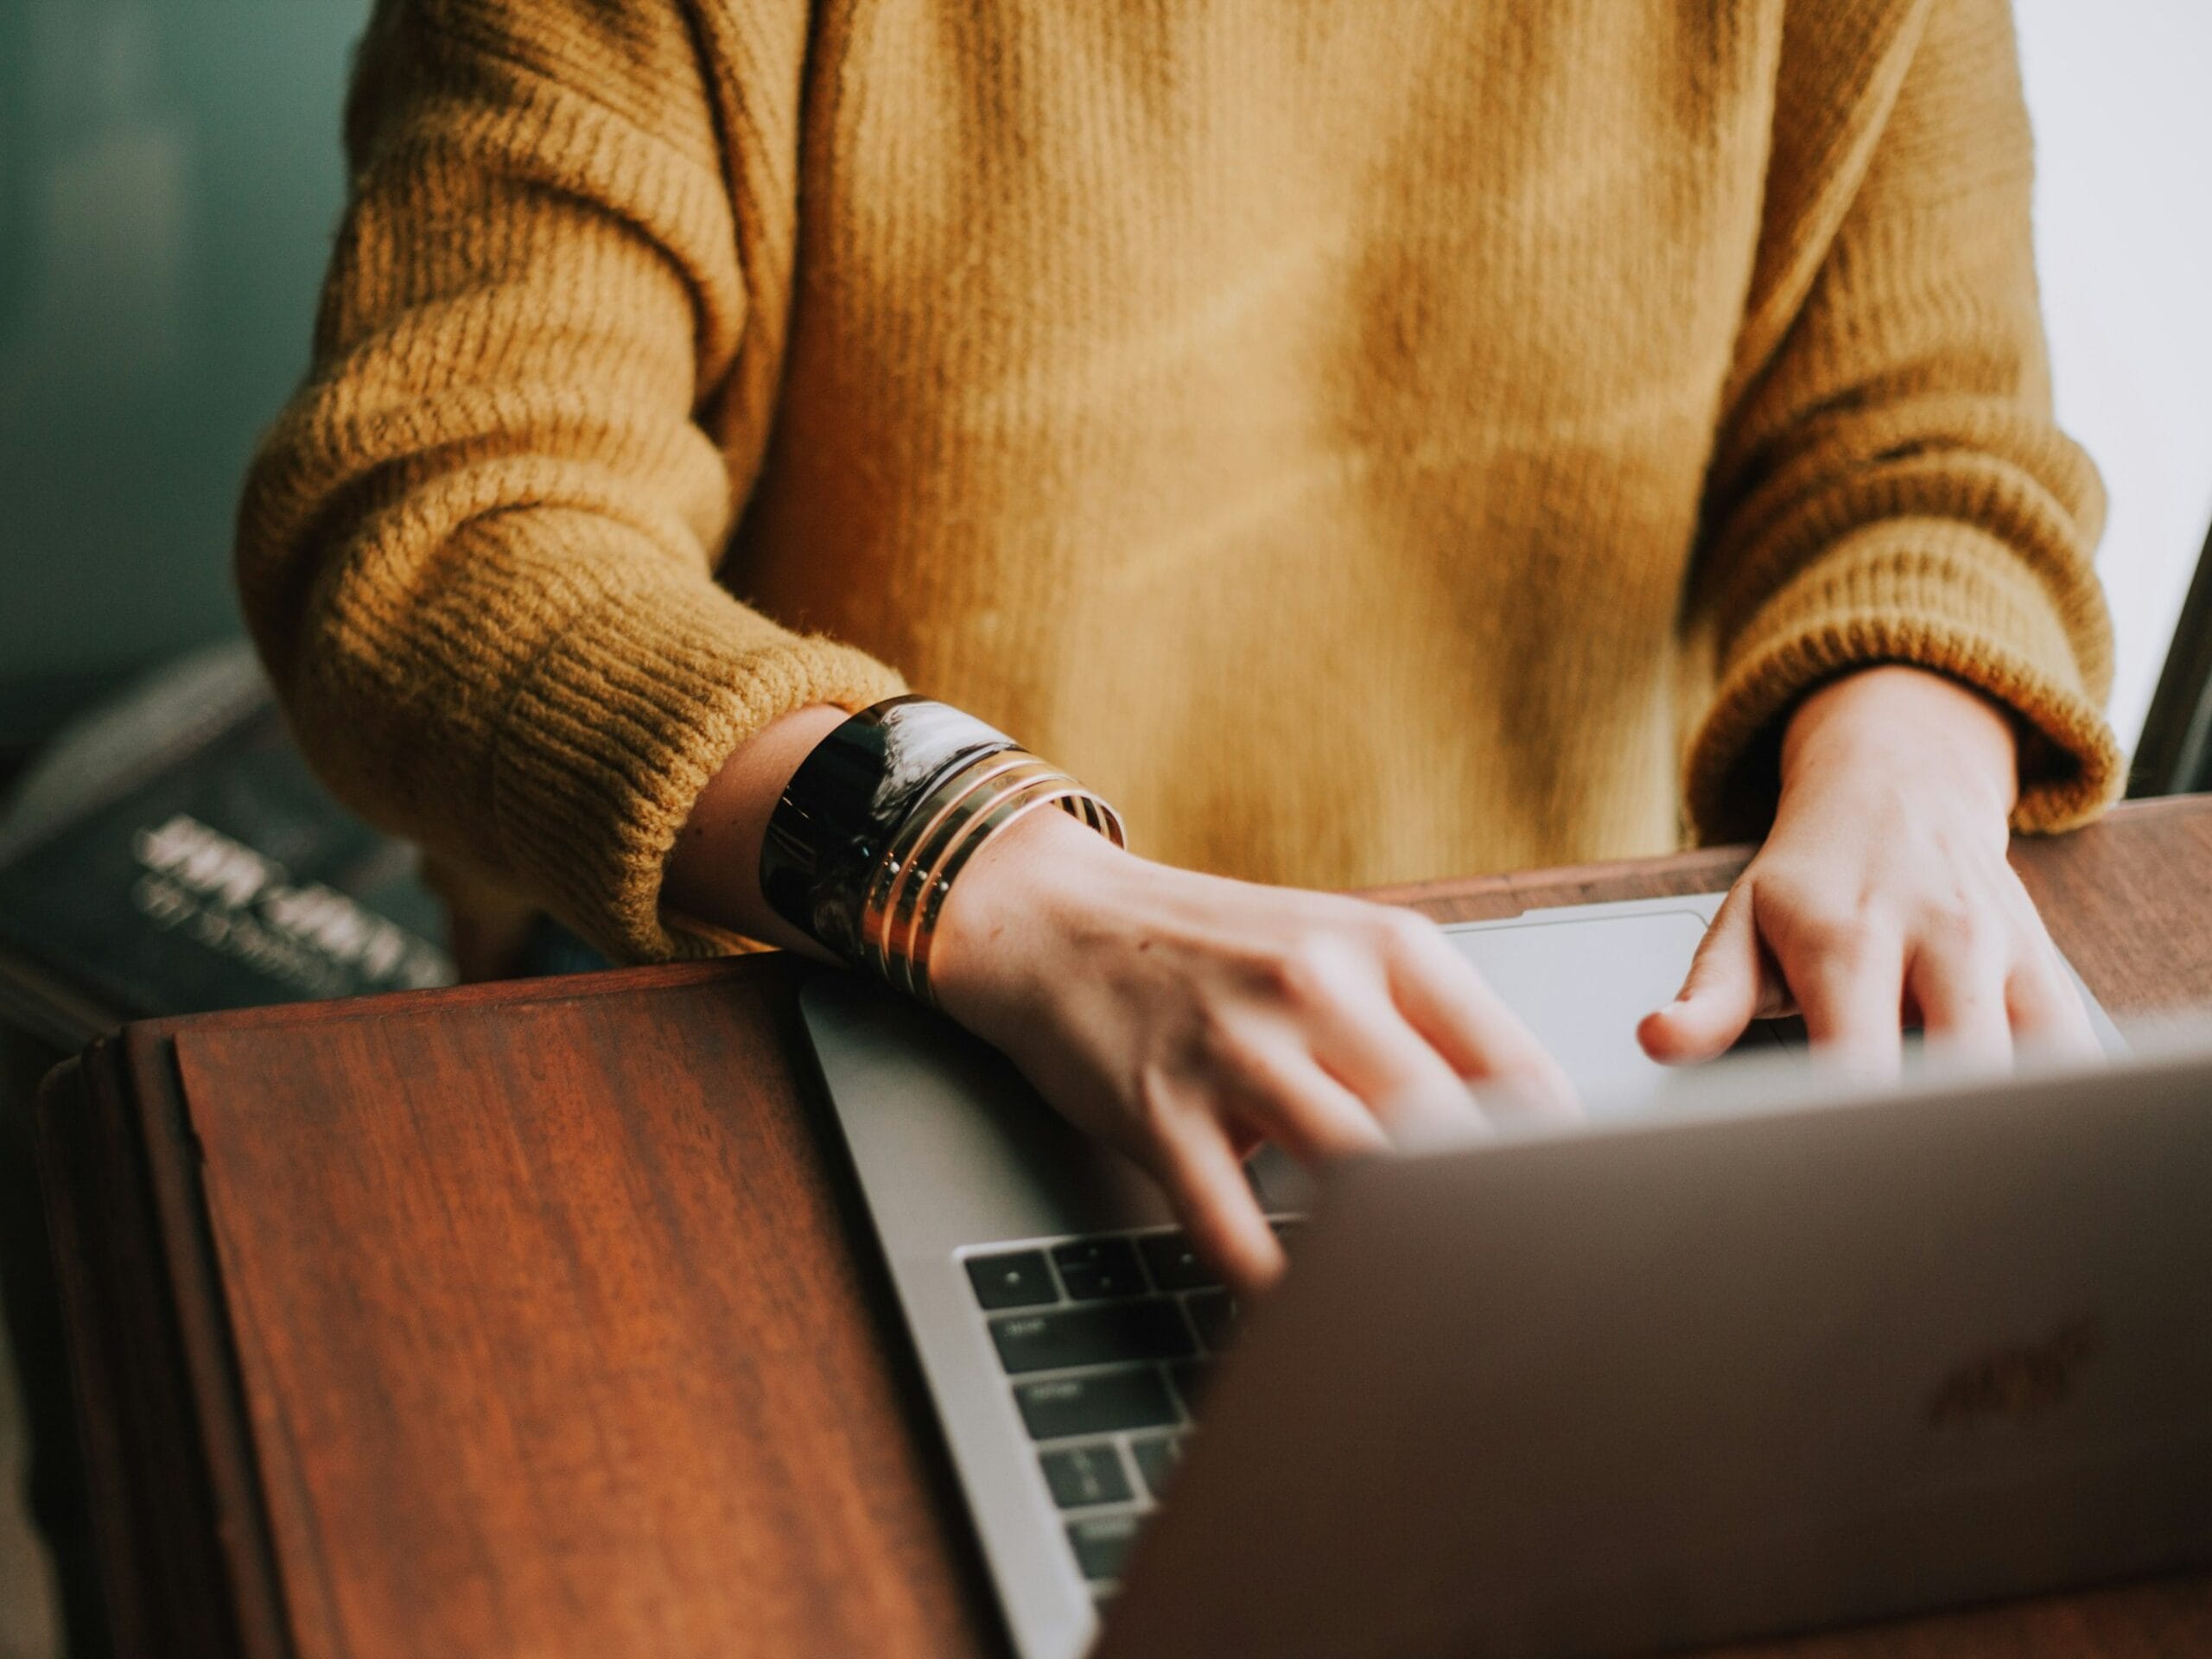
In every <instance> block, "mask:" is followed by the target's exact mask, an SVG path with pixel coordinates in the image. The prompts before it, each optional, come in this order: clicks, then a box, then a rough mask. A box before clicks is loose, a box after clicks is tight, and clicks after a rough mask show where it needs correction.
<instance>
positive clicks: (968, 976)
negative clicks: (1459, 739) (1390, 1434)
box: [931, 811, 1573, 1294]
mask: <svg viewBox="0 0 2212 1659" xmlns="http://www.w3.org/2000/svg"><path fill="white" fill-rule="evenodd" d="M931 983H932V985H933V986H934V988H936V991H937V994H938V1001H940V1003H941V1004H942V1005H943V1007H944V1009H945V1011H946V1012H947V1013H948V1014H950V1015H951V1016H952V1017H953V1018H954V1019H956V1020H958V1021H959V1022H960V1023H961V1024H962V1025H963V1026H966V1027H968V1028H969V1030H971V1031H973V1032H975V1033H976V1034H977V1035H978V1036H981V1037H982V1038H983V1039H985V1040H987V1041H988V1042H990V1043H991V1044H993V1045H994V1046H996V1047H998V1048H1000V1049H1001V1050H1002V1051H1004V1052H1006V1053H1007V1055H1008V1056H1009V1057H1010V1058H1012V1059H1013V1060H1014V1064H1015V1065H1018V1066H1019V1067H1020V1069H1021V1071H1022V1072H1023V1073H1024V1075H1026V1076H1027V1077H1028V1078H1029V1080H1030V1081H1031V1082H1032V1083H1033V1084H1035V1085H1036V1087H1037V1088H1038V1090H1039V1092H1041V1093H1042V1094H1043V1095H1044V1096H1045V1097H1046V1100H1048V1101H1049V1102H1051V1103H1052V1105H1053V1106H1054V1107H1056V1108H1057V1109H1058V1110H1059V1111H1060V1112H1062V1113H1063V1114H1064V1115H1065V1116H1067V1117H1068V1118H1069V1119H1071V1121H1072V1122H1075V1123H1076V1124H1077V1125H1078V1126H1079V1127H1081V1128H1084V1129H1086V1130H1088V1131H1090V1133H1091V1134H1093V1135H1097V1136H1098V1137H1099V1138H1100V1139H1102V1140H1103V1141H1107V1142H1108V1143H1109V1144H1110V1145H1112V1146H1115V1147H1119V1148H1120V1149H1121V1150H1122V1151H1123V1152H1125V1153H1127V1154H1129V1155H1130V1156H1131V1157H1132V1158H1134V1159H1135V1160H1137V1162H1138V1163H1140V1164H1141V1165H1142V1166H1144V1167H1145V1168H1146V1169H1147V1170H1148V1171H1150V1172H1151V1173H1152V1174H1153V1175H1154V1177H1155V1178H1156V1179H1158V1180H1159V1181H1160V1185H1162V1186H1163V1187H1165V1188H1166V1192H1167V1195H1168V1198H1169V1200H1170V1202H1171V1203H1172V1204H1173V1206H1174V1208H1175V1211H1176V1212H1177V1214H1178V1216H1179V1218H1180V1219H1181V1221H1182V1223H1183V1225H1184V1227H1185V1230H1187V1231H1188V1232H1189V1234H1190V1236H1191V1238H1192V1243H1194V1244H1195V1245H1196V1246H1197V1248H1198V1250H1199V1252H1200V1253H1201V1254H1202V1255H1205V1257H1206V1258H1207V1259H1208V1260H1209V1261H1211V1262H1212V1263H1213V1264H1214V1265H1215V1267H1216V1268H1218V1269H1219V1270H1220V1271H1221V1272H1222V1273H1223V1274H1224V1276H1225V1277H1226V1278H1227V1279H1228V1281H1229V1282H1230V1284H1231V1285H1232V1286H1234V1287H1236V1288H1237V1289H1239V1290H1240V1291H1243V1292H1245V1293H1248V1294H1249V1293H1252V1292H1255V1291H1258V1290H1260V1289H1262V1288H1264V1287H1266V1286H1267V1285H1268V1284H1269V1283H1271V1282H1272V1281H1273V1280H1274V1278H1275V1276H1276V1275H1277V1274H1279V1273H1280V1272H1281V1268H1282V1265H1283V1258H1282V1252H1281V1247H1280V1246H1279V1245H1278V1244H1277V1243H1276V1241H1275V1238H1274V1234H1273V1232H1272V1231H1271V1230H1269V1228H1268V1224H1267V1221H1266V1218H1265V1217H1264V1216H1263V1215H1262V1211H1261V1209H1260V1205H1259V1203H1258V1201H1257V1200H1256V1199H1255V1197H1254V1196H1253V1193H1252V1191H1251V1188H1250V1186H1249V1184H1248V1183H1247V1181H1246V1180H1245V1178H1244V1173H1243V1159H1244V1157H1245V1156H1246V1155H1247V1154H1249V1153H1250V1151H1251V1150H1252V1149H1253V1148H1254V1147H1255V1146H1257V1145H1258V1144H1259V1143H1260V1142H1262V1141H1276V1142H1279V1143H1280V1144H1281V1146H1282V1147H1283V1148H1284V1149H1285V1150H1286V1151H1287V1152H1288V1153H1289V1154H1291V1155H1292V1156H1294V1157H1295V1158H1296V1159H1298V1160H1300V1162H1301V1163H1304V1164H1306V1165H1308V1166H1312V1165H1314V1164H1318V1163H1321V1162H1324V1161H1326V1160H1330V1159H1332V1158H1336V1157H1341V1156H1345V1155H1349V1154H1359V1153H1367V1152H1374V1151H1378V1150H1380V1149H1382V1148H1383V1147H1385V1146H1387V1145H1388V1144H1389V1143H1390V1142H1391V1141H1393V1140H1395V1139H1396V1138H1398V1137H1399V1136H1400V1135H1403V1134H1405V1133H1406V1132H1407V1131H1408V1130H1413V1129H1416V1128H1418V1126H1420V1125H1421V1124H1423V1123H1424V1122H1427V1123H1433V1122H1436V1121H1437V1120H1439V1119H1452V1120H1456V1126H1457V1127H1461V1128H1464V1126H1465V1122H1467V1120H1468V1119H1469V1118H1470V1117H1472V1116H1478V1109H1477V1107H1476V1106H1475V1104H1474V1103H1473V1100H1472V1099H1471V1097H1470V1096H1469V1094H1468V1090H1467V1087H1466V1084H1467V1083H1468V1081H1470V1080H1472V1081H1478V1082H1479V1081H1481V1080H1484V1079H1489V1080H1491V1081H1492V1082H1493V1083H1495V1084H1497V1085H1499V1089H1498V1091H1497V1097H1498V1098H1510V1099H1512V1100H1514V1101H1516V1102H1523V1103H1526V1102H1534V1103H1539V1104H1541V1105H1546V1106H1549V1107H1553V1108H1561V1109H1564V1108H1569V1107H1571V1102H1572V1098H1573V1097H1572V1092H1571V1090H1570V1089H1569V1087H1568V1085H1567V1079H1566V1077H1565V1075H1564V1074H1563V1073H1562V1072H1561V1071H1560V1069H1559V1067H1558V1065H1556V1064H1555V1063H1554V1061H1553V1060H1552V1058H1550V1056H1548V1054H1546V1053H1545V1052H1544V1051H1543V1050H1542V1049H1541V1047H1540V1046H1538V1045H1537V1043H1536V1041H1535V1038H1533V1037H1532V1036H1531V1035H1530V1034H1529V1031H1528V1029H1527V1027H1524V1026H1522V1023H1521V1022H1520V1020H1518V1019H1516V1017H1515V1016H1514V1015H1513V1014H1512V1013H1511V1012H1510V1010H1508V1009H1507V1008H1506V1007H1505V1006H1504V1004H1503V1002H1501V1001H1499V1000H1498V998H1497V995H1496V993H1494V992H1493V991H1491V988H1489V986H1488V985H1486V984H1485V983H1484V982H1483V979H1482V976H1480V975H1479V974H1478V973H1477V972H1476V971H1475V969H1474V968H1473V967H1472V966H1471V965H1470V964H1469V963H1468V962H1467V961H1466V959H1465V957H1462V956H1461V955H1460V954H1459V952H1458V951H1457V950H1454V949H1453V948H1452V945H1451V944H1450V943H1449V942H1448V941H1447V940H1446V938H1445V937H1444V935H1443V934H1442V933H1441V932H1440V931H1439V930H1438V929H1437V928H1436V927H1435V926H1434V925H1433V924H1431V923H1430V922H1428V921H1427V920H1425V919H1424V918H1421V917H1420V916H1417V915H1415V914H1414V912H1411V911H1405V910H1398V909H1395V908H1392V907H1389V906H1382V905H1374V904H1368V903H1365V902H1363V901H1362V900H1359V899H1347V898H1341V897H1338V896H1335V895H1332V894H1327V893H1305V892H1299V891H1295V890H1293V889H1289V888H1281V887H1257V886H1254V885H1252V884H1250V883H1248V882H1243V881H1232V880H1224V879H1223V878H1221V877H1218V876H1211V875H1200V874H1194V873H1192V872H1191V871H1187V870H1179V869H1173V868H1168V867H1166V866H1164V865H1160V864H1154V863H1151V862H1148V861H1146V860H1143V859H1140V858H1136V857H1134V856H1132V855H1129V854H1128V853H1125V852H1122V851H1121V850H1120V849H1116V848H1115V847H1113V846H1112V845H1111V844H1109V842H1106V841H1105V840H1104V839H1103V837H1101V836H1097V835H1096V834H1095V833H1094V832H1092V831H1091V830H1090V829H1085V828H1084V827H1083V826H1082V825H1080V824H1078V823H1076V821H1075V820H1074V819H1072V818H1071V817H1067V816H1066V815H1065V814H1064V813H1060V812H1056V811H1043V812H1035V813H1032V814H1030V815H1028V816H1027V817H1025V818H1023V819H1021V820H1020V822H1018V823H1015V824H1014V825H1012V826H1010V827H1009V828H1008V829H1007V831H1006V832H1005V833H1003V834H1001V836H998V837H996V838H995V839H994V840H993V841H992V842H990V843H989V844H988V846H987V847H985V848H984V849H983V850H982V851H981V852H980V853H978V854H977V855H976V858H975V859H974V861H972V862H971V863H970V864H969V866H968V868H966V869H965V870H963V872H962V874H961V877H960V880H958V882H957V884H956V885H955V886H954V887H953V890H952V892H951V893H950V894H949V895H948V896H947V897H946V899H945V903H944V912H943V914H942V915H941V917H940V918H939V920H938V936H937V940H936V944H935V948H934V951H933V954H932V957H931Z"/></svg>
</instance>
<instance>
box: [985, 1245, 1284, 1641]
mask: <svg viewBox="0 0 2212 1659" xmlns="http://www.w3.org/2000/svg"><path fill="white" fill-rule="evenodd" d="M1273 1219H1274V1228H1275V1231H1276V1233H1277V1234H1278V1235H1279V1236H1281V1237H1282V1238H1283V1239H1284V1241H1285V1242H1286V1243H1287V1242H1288V1241H1289V1239H1290V1237H1291V1236H1292V1235H1293V1233H1294V1230H1295V1229H1296V1227H1297V1224H1298V1222H1297V1218H1296V1217H1290V1216H1282V1217H1274V1218H1273ZM962 1265H963V1267H965V1268H966V1269H967V1272H968V1282H969V1286H970V1287H971V1288H972V1289H973V1290H974V1292H975V1295H976V1304H977V1306H979V1307H981V1308H982V1312H983V1315H984V1321H985V1324H986V1325H988V1328H989V1331H990V1338H991V1345H992V1346H993V1347H994V1348H995V1350H996V1351H997V1352H998V1357H999V1364H1000V1367H1001V1369H1002V1370H1004V1371H1005V1372H1006V1375H1007V1387H1008V1388H1010V1389H1012V1390H1013V1394H1014V1409H1015V1410H1016V1411H1017V1412H1018V1413H1019V1414H1020V1417H1021V1421H1022V1424H1023V1426H1024V1427H1027V1429H1028V1431H1029V1438H1030V1439H1031V1440H1033V1442H1034V1443H1035V1447H1036V1456H1037V1465H1038V1469H1039V1472H1040V1473H1041V1474H1042V1475H1043V1477H1044V1481H1045V1485H1046V1489H1047V1490H1048V1491H1051V1493H1052V1501H1053V1502H1054V1503H1057V1504H1058V1506H1059V1508H1060V1510H1061V1511H1062V1515H1063V1525H1064V1527H1065V1530H1066V1534H1067V1541H1068V1548H1069V1549H1070V1550H1071V1552H1073V1554H1074V1556H1075V1561H1076V1566H1077V1568H1078V1569H1079V1570H1080V1571H1081V1572H1082V1573H1083V1576H1084V1579H1085V1580H1088V1581H1089V1583H1090V1586H1091V1589H1092V1592H1093V1593H1094V1594H1095V1595H1096V1596H1097V1597H1098V1598H1099V1599H1101V1600H1103V1599H1105V1598H1106V1597H1108V1596H1109V1595H1111V1594H1112V1592H1113V1588H1114V1586H1115V1585H1116V1582H1117V1581H1118V1580H1120V1578H1121V1576H1122V1562H1123V1561H1124V1560H1126V1559H1127V1557H1128V1552H1129V1547H1130V1545H1131V1544H1132V1543H1133V1542H1135V1539H1136V1535H1137V1531H1138V1529H1139V1528H1140V1527H1141V1525H1142V1523H1143V1521H1144V1517H1145V1516H1147V1514H1149V1513H1150V1512H1151V1510H1153V1509H1154V1508H1155V1507H1156V1506H1157V1505H1158V1503H1159V1502H1160V1495H1161V1494H1162V1493H1163V1492H1164V1491H1166V1488H1167V1483H1168V1481H1169V1480H1170V1479H1171V1478H1173V1474H1174V1471H1175V1465H1176V1461H1177V1459H1179V1457H1180V1456H1181V1455H1182V1450H1183V1441H1184V1438H1185V1436H1186V1435H1187V1434H1188V1433H1190V1432H1191V1429H1192V1424H1193V1423H1194V1422H1195V1421H1197V1415H1198V1400H1199V1396H1200V1395H1201V1393H1202V1392H1203V1391H1204V1389H1205V1379H1206V1374H1207V1371H1208V1370H1209V1369H1210V1368H1211V1364H1212V1363H1213V1360H1214V1359H1215V1357H1217V1356H1218V1355H1220V1354H1222V1353H1224V1352H1225V1351H1227V1350H1228V1348H1229V1347H1230V1344H1232V1343H1233V1342H1235V1340H1236V1299H1235V1298H1233V1297H1232V1296H1231V1295H1230V1294H1229V1292H1228V1291H1227V1290H1226V1289H1225V1288H1224V1287H1223V1286H1222V1283H1221V1281H1220V1280H1218V1279H1217V1277H1215V1275H1214V1274H1213V1273H1212V1271H1211V1269H1210V1268H1207V1267H1206V1266H1205V1264H1204V1263H1203V1262H1200V1261H1199V1260H1198V1255H1197V1253H1196V1252H1195V1251H1193V1250H1192V1249H1191V1246H1190V1243H1189V1241H1188V1240H1187V1239H1186V1238H1185V1237H1184V1236H1183V1235H1182V1234H1181V1233H1179V1232H1177V1231H1175V1230H1172V1229H1165V1230H1152V1231H1146V1232H1135V1233H1110V1234H1101V1235H1098V1236H1092V1237H1085V1238H1072V1239H1067V1240H1064V1241H1061V1242H1059V1243H1046V1244H1038V1245H1033V1246H1027V1247H1023V1248H1019V1249H1002V1248H995V1247H990V1246H986V1247H983V1248H982V1249H977V1250H976V1251H973V1252H971V1253H969V1254H967V1255H964V1256H963V1258H962Z"/></svg>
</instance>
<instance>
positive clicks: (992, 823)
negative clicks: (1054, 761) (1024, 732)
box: [760, 696, 1127, 1002]
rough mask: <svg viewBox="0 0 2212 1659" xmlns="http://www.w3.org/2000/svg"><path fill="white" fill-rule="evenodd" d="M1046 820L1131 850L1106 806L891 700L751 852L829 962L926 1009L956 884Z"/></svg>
mask: <svg viewBox="0 0 2212 1659" xmlns="http://www.w3.org/2000/svg"><path fill="white" fill-rule="evenodd" d="M1051 806H1057V807H1058V808H1060V809H1061V810H1063V811H1065V812H1067V813H1068V814H1069V815H1071V817H1075V818H1076V819H1077V820H1078V821H1079V822H1081V823H1084V824H1087V825H1088V826H1090V828H1091V829H1096V830H1097V831H1098V832H1099V833H1100V834H1101V835H1103V836H1106V837H1107V838H1108V839H1109V841H1111V842H1113V843H1114V844H1115V845H1116V846H1117V847H1119V846H1123V845H1126V844H1127V843H1126V839H1125V837H1124V836H1123V833H1122V820H1121V817H1120V816H1119V815H1118V814H1116V812H1115V810H1114V809H1113V808H1112V807H1111V806H1109V805H1108V804H1106V803H1105V802H1104V801H1103V800H1102V799H1100V798H1098V797H1097V796H1096V795H1095V794H1093V793H1091V791H1089V790H1087V789H1085V788H1084V786H1083V785H1081V784H1078V783H1077V782H1076V780H1075V779H1072V778H1071V777H1069V776H1068V775H1067V774H1066V773H1065V772H1060V771H1058V770H1056V769H1054V768H1053V767H1052V766H1047V765H1046V764H1045V763H1044V762H1043V761H1041V760H1039V759H1037V757H1036V756H1035V755H1033V754H1031V753H1028V752H1027V750H1024V749H1021V748H1020V747H1016V745H1015V744H1014V740H1013V739H1011V738H1009V737H1007V735H1006V734H1004V733H1002V732H999V731H995V730H994V729H993V728H990V727H988V726H987V725H985V724H984V723H983V722H982V721H979V720H976V719H974V718H972V717H971V716H969V715H963V714H962V713H960V712H959V710H957V709H952V708H949V707H948V706H946V705H945V704H944V703H941V702H930V701H928V700H927V699H925V698H921V697H911V696H909V697H893V698H892V699H891V700H890V701H889V702H880V703H877V704H876V705H875V706H874V707H873V708H871V709H864V710H862V711H861V713H860V714H857V715H854V716H853V717H852V718H851V719H850V720H849V721H845V722H844V724H843V725H842V726H840V727H838V728H837V729H836V730H835V731H834V732H832V733H831V734H829V736H828V737H827V738H825V739H824V740H823V741H822V742H821V743H820V744H818V745H817V746H816V747H815V749H814V750H813V752H812V753H810V754H809V755H808V756H807V758H806V759H805V760H804V761H803V762H801V763H800V766H799V768H798V771H797V772H794V773H793V774H792V776H791V782H790V784H789V785H786V787H785V791H784V794H783V798H782V799H781V800H779V802H778V803H777V804H776V810H775V812H774V814H773V815H772V817H771V818H770V820H769V823H768V834H767V837H766V841H765V842H763V844H762V847H761V852H760V890H761V893H762V895H763V896H764V897H765V898H766V899H767V901H768V903H769V905H770V906H771V907H772V909H774V911H775V912H776V913H777V914H778V915H779V916H781V917H783V918H784V919H785V920H786V921H788V922H790V923H791V925H793V926H795V927H798V928H799V929H800V930H801V931H804V933H806V934H807V935H808V936H809V937H810V938H813V939H814V940H816V941H817V943H818V944H822V945H823V946H824V947H825V948H826V949H828V950H829V951H831V952H832V953H833V954H834V955H836V956H837V957H841V958H842V959H843V960H844V961H845V962H847V963H850V964H852V965H853V966H855V967H860V968H865V969H869V970H870V971H872V972H874V974H876V975H877V976H879V977H880V978H882V979H883V980H885V981H886V982H888V983H889V984H891V985H892V986H893V987H894V988H897V989H899V990H901V991H904V992H906V993H907V994H908V995H912V996H913V997H916V998H918V1000H920V1001H924V1002H933V1001H934V1000H935V999H934V997H933V995H932V993H931V986H930V957H931V950H932V948H933V947H934V945H935V943H936V938H937V927H938V917H939V915H940V913H941V912H943V910H944V901H945V899H946V897H947V896H948V895H949V894H950V893H951V891H952V884H953V882H954V880H955V879H956V878H957V876H958V875H959V874H960V872H961V871H962V869H963V868H966V866H967V864H968V862H969V860H971V859H973V858H974V857H975V855H976V854H977V853H978V852H980V851H981V850H982V849H983V847H984V846H985V845H986V844H987V843H988V842H990V840H991V839H992V838H993V837H994V836H998V835H1001V834H1002V833H1003V832H1004V831H1005V830H1006V829H1007V828H1008V827H1009V826H1010V825H1012V824H1013V823H1015V822H1016V821H1018V820H1019V819H1020V818H1022V817H1026V816H1027V814H1029V813H1031V812H1034V811H1037V810H1040V809H1043V808H1046V807H1051Z"/></svg>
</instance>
